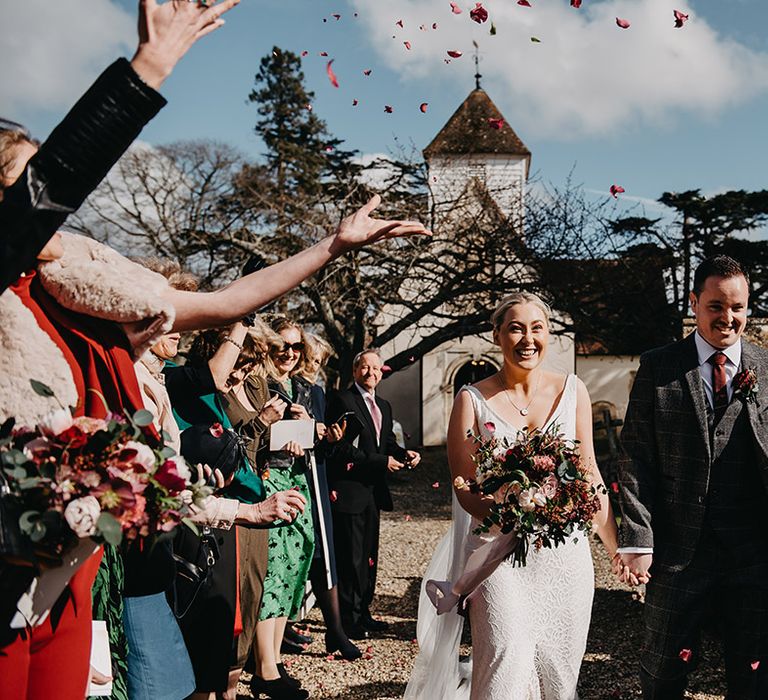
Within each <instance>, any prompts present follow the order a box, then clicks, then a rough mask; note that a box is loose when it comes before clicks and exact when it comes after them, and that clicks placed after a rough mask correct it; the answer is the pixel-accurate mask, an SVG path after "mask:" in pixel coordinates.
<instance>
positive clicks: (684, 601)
mask: <svg viewBox="0 0 768 700" xmlns="http://www.w3.org/2000/svg"><path fill="white" fill-rule="evenodd" d="M748 301H749V280H748V276H747V274H746V272H745V270H744V269H743V268H742V266H741V265H740V264H739V263H738V262H736V261H735V260H733V259H731V258H728V257H726V256H716V257H714V258H710V259H708V260H705V261H704V262H703V263H702V264H701V265H700V266H699V267H698V269H697V270H696V273H695V276H694V286H693V292H692V293H691V307H692V310H693V312H694V314H695V316H696V332H695V333H693V334H691V335H690V336H689V337H687V338H685V339H684V340H681V341H679V342H677V343H673V344H672V345H668V346H666V347H663V348H659V349H656V350H652V351H650V352H648V353H645V354H644V355H643V356H642V357H641V359H640V368H639V370H638V373H637V378H636V379H635V384H634V387H633V389H632V394H631V397H630V403H629V408H628V409H627V417H626V421H625V423H624V428H623V431H622V435H621V441H622V444H623V448H624V455H623V458H622V460H621V463H620V483H621V502H622V522H621V529H620V535H619V544H620V547H619V552H618V556H619V557H620V559H621V561H620V566H619V567H618V568H620V569H621V570H622V574H623V576H624V577H625V578H627V579H629V580H631V582H635V581H636V580H641V581H642V580H645V579H646V578H648V577H650V581H649V582H648V587H647V592H646V601H645V611H644V625H645V638H644V644H643V648H642V652H641V668H640V679H641V684H642V688H643V697H644V698H645V700H656V699H661V698H663V699H664V700H668V699H669V700H672V699H674V700H678V699H679V698H683V696H684V692H685V686H686V682H687V675H688V671H689V670H690V669H691V668H692V667H694V666H695V665H696V662H697V658H698V648H699V633H700V628H701V624H702V619H703V618H704V617H705V615H707V613H708V611H709V610H711V607H710V604H711V603H712V602H714V604H715V606H716V611H717V620H718V623H719V626H720V628H721V633H722V637H723V642H724V647H725V667H726V680H727V684H728V695H727V697H728V698H731V699H733V700H735V699H736V698H738V699H739V700H745V699H746V698H754V699H755V700H757V698H768V527H767V525H768V411H767V409H768V397H767V396H764V395H763V393H762V391H765V389H763V387H765V386H768V352H766V350H764V349H762V348H760V347H758V346H756V345H753V344H751V343H749V342H747V341H745V340H743V339H742V337H741V336H742V333H743V331H744V328H745V326H746V323H747V306H748ZM755 380H756V381H757V382H758V385H755ZM759 385H762V386H759ZM761 390H762V391H761ZM651 564H652V566H651Z"/></svg>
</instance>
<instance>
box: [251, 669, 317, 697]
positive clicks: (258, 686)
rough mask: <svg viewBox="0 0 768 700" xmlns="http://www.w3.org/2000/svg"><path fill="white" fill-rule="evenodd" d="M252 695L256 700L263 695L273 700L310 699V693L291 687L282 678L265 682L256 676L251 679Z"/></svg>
mask: <svg viewBox="0 0 768 700" xmlns="http://www.w3.org/2000/svg"><path fill="white" fill-rule="evenodd" d="M251 693H252V694H253V697H255V698H256V700H259V698H261V696H262V694H264V695H266V696H267V697H268V698H272V700H307V698H309V693H308V692H307V691H306V690H304V688H297V687H295V686H292V685H290V684H289V683H287V682H286V680H285V679H284V678H283V677H282V676H281V677H280V678H275V680H273V681H265V680H264V679H263V678H260V677H259V676H257V675H255V674H254V676H253V678H251Z"/></svg>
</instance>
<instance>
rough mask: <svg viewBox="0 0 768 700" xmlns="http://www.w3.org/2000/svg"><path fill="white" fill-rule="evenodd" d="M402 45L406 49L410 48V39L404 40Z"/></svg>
mask: <svg viewBox="0 0 768 700" xmlns="http://www.w3.org/2000/svg"><path fill="white" fill-rule="evenodd" d="M403 46H405V48H406V49H408V50H409V51H410V50H411V42H410V41H404V42H403Z"/></svg>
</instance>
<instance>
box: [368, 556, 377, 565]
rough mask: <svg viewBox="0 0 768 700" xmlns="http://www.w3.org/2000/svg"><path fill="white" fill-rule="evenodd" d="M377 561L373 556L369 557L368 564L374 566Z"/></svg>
mask: <svg viewBox="0 0 768 700" xmlns="http://www.w3.org/2000/svg"><path fill="white" fill-rule="evenodd" d="M375 563H376V562H375V561H373V557H368V566H369V567H373V565H374V564H375Z"/></svg>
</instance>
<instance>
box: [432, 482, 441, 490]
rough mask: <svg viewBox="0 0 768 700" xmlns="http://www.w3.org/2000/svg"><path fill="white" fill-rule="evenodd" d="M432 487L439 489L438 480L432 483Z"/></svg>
mask: <svg viewBox="0 0 768 700" xmlns="http://www.w3.org/2000/svg"><path fill="white" fill-rule="evenodd" d="M432 488H433V489H439V488H440V482H439V481H436V482H435V483H434V484H432Z"/></svg>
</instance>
